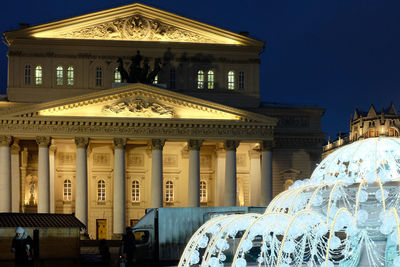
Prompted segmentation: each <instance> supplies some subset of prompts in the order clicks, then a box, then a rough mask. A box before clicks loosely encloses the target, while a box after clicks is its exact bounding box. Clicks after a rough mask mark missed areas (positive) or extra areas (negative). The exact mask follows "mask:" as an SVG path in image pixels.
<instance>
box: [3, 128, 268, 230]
mask: <svg viewBox="0 0 400 267" xmlns="http://www.w3.org/2000/svg"><path fill="white" fill-rule="evenodd" d="M74 140H75V145H76V194H75V215H76V217H77V218H78V219H79V220H80V221H81V222H83V223H84V224H86V225H87V223H88V167H87V146H88V143H89V139H88V138H85V137H76V138H75V139H74ZM50 141H51V139H50V137H47V136H40V137H37V138H36V142H37V144H38V212H39V213H50V212H51V208H50V199H51V198H50V187H51V186H50V164H49V162H50V154H49V145H50V143H51V142H50ZM113 141H114V179H113V182H114V184H113V188H114V192H113V196H114V198H113V233H114V234H122V233H123V232H124V229H125V213H126V211H125V210H126V207H125V183H126V179H125V147H126V143H127V139H126V138H115V139H114V140H113ZM202 143H203V141H202V140H194V139H193V140H188V150H189V170H188V176H189V177H188V192H187V194H188V202H187V206H189V207H199V206H200V148H201V146H202ZM239 143H240V142H239V141H236V140H227V141H225V142H224V152H225V154H224V155H225V160H221V159H222V157H220V156H218V153H219V155H221V153H220V152H218V153H217V162H216V165H217V166H216V176H217V177H218V179H217V180H221V181H217V184H216V186H217V187H220V188H219V189H220V190H219V192H217V194H221V196H217V198H219V199H220V201H217V204H219V205H221V206H236V199H237V196H236V195H237V193H236V190H237V189H236V187H237V185H236V184H237V171H236V149H237V147H238V146H239ZM11 144H12V137H11V136H0V212H11V211H15V208H12V198H13V197H12V193H11V192H12V189H11V187H12V171H11V170H12V168H11V158H12V153H11ZM164 144H165V139H152V140H151V150H152V151H151V154H152V164H151V190H150V191H151V202H150V207H151V208H158V207H162V205H163V165H162V164H163V160H162V154H163V147H164ZM250 161H251V164H252V169H253V170H254V171H253V173H251V174H250V175H254V176H259V178H260V179H259V181H258V183H253V184H252V185H250V190H251V191H253V193H252V195H251V199H250V203H251V204H252V205H260V204H261V205H266V204H267V203H269V201H270V200H271V199H272V142H271V141H268V142H267V141H260V151H257V152H256V153H255V154H253V155H251V157H250ZM223 163H224V165H225V166H224V167H223V166H221V165H222V164H223ZM221 174H224V175H223V177H220V176H219V175H221ZM18 177H19V176H18ZM251 179H253V177H251ZM255 192H258V193H255ZM258 194H259V197H258ZM257 199H259V200H257Z"/></svg>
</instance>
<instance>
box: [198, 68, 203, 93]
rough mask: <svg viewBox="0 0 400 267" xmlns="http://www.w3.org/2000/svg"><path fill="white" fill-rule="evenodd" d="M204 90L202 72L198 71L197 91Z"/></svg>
mask: <svg viewBox="0 0 400 267" xmlns="http://www.w3.org/2000/svg"><path fill="white" fill-rule="evenodd" d="M203 88H204V71H202V70H199V71H198V72H197V89H203Z"/></svg>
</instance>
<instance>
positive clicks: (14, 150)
mask: <svg viewBox="0 0 400 267" xmlns="http://www.w3.org/2000/svg"><path fill="white" fill-rule="evenodd" d="M19 152H20V147H19V145H18V141H17V140H15V139H14V143H13V144H12V146H11V211H12V212H20V199H21V196H20V187H21V185H20V184H21V177H20V171H19V168H20V162H19Z"/></svg>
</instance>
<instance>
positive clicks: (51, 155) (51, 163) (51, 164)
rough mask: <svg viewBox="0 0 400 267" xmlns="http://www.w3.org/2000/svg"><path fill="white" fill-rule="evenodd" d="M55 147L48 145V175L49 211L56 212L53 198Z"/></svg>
mask: <svg viewBox="0 0 400 267" xmlns="http://www.w3.org/2000/svg"><path fill="white" fill-rule="evenodd" d="M56 150H57V147H56V146H55V145H50V147H49V173H50V175H49V177H50V213H55V212H56V198H55V176H56V165H55V154H56Z"/></svg>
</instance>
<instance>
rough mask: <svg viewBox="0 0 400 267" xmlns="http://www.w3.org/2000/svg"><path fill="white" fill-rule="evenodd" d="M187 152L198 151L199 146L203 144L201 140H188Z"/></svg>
mask: <svg viewBox="0 0 400 267" xmlns="http://www.w3.org/2000/svg"><path fill="white" fill-rule="evenodd" d="M187 144H188V148H189V150H200V147H201V145H202V144H203V140H195V139H190V140H189V141H188V142H187Z"/></svg>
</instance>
